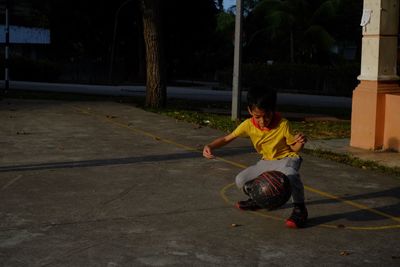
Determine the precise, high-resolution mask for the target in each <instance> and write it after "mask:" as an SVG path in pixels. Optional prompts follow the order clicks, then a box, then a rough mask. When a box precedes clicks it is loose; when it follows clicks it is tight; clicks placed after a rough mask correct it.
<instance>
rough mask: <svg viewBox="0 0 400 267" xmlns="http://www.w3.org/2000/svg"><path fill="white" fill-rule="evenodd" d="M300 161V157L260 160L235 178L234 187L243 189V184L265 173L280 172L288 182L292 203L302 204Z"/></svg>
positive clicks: (302, 189) (302, 187) (302, 188)
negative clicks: (290, 188)
mask: <svg viewBox="0 0 400 267" xmlns="http://www.w3.org/2000/svg"><path fill="white" fill-rule="evenodd" d="M301 162H302V159H301V158H300V157H292V158H290V157H288V158H283V159H279V160H260V161H258V162H257V163H256V164H255V165H252V166H250V167H248V168H246V169H244V170H243V171H241V172H240V173H239V174H238V175H237V176H236V179H235V181H236V185H237V187H238V188H239V189H241V190H242V189H243V186H244V184H245V183H247V182H249V181H251V180H253V179H255V178H257V176H258V175H260V174H261V173H263V172H266V171H280V172H282V173H284V174H285V175H286V176H287V177H288V178H289V181H290V185H291V187H292V201H293V203H303V202H304V186H303V183H302V181H301V179H300V174H299V169H300V165H301Z"/></svg>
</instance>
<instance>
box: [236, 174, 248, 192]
mask: <svg viewBox="0 0 400 267" xmlns="http://www.w3.org/2000/svg"><path fill="white" fill-rule="evenodd" d="M235 183H236V186H237V187H238V188H239V189H242V188H243V186H244V184H245V183H246V182H245V181H244V177H243V176H241V175H240V173H239V174H238V175H236V177H235Z"/></svg>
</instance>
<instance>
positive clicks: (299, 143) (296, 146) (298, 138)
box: [290, 133, 307, 152]
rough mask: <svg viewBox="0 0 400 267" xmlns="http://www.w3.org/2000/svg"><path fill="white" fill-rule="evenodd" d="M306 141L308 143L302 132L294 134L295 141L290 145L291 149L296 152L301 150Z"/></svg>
mask: <svg viewBox="0 0 400 267" xmlns="http://www.w3.org/2000/svg"><path fill="white" fill-rule="evenodd" d="M305 143H307V137H306V136H305V135H304V134H302V133H298V134H296V135H295V136H294V142H293V143H292V144H291V145H290V149H292V150H293V151H294V152H299V151H300V150H302V149H303V147H304V144H305Z"/></svg>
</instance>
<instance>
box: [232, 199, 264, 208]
mask: <svg viewBox="0 0 400 267" xmlns="http://www.w3.org/2000/svg"><path fill="white" fill-rule="evenodd" d="M235 207H236V208H238V209H240V210H259V209H261V207H260V206H258V205H257V203H256V202H255V201H254V200H253V199H251V198H249V199H248V200H242V201H239V202H237V203H236V204H235Z"/></svg>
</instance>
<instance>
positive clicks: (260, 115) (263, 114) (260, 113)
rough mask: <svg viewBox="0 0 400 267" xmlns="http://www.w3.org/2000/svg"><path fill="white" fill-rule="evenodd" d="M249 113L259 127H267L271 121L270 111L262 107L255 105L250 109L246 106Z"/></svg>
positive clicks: (271, 113)
mask: <svg viewBox="0 0 400 267" xmlns="http://www.w3.org/2000/svg"><path fill="white" fill-rule="evenodd" d="M248 110H249V113H250V115H251V116H252V117H253V119H255V120H256V121H257V123H258V125H259V126H260V128H267V127H268V125H269V124H270V123H271V121H272V115H273V112H272V111H264V110H263V109H259V108H257V107H254V108H253V109H250V107H248Z"/></svg>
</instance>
